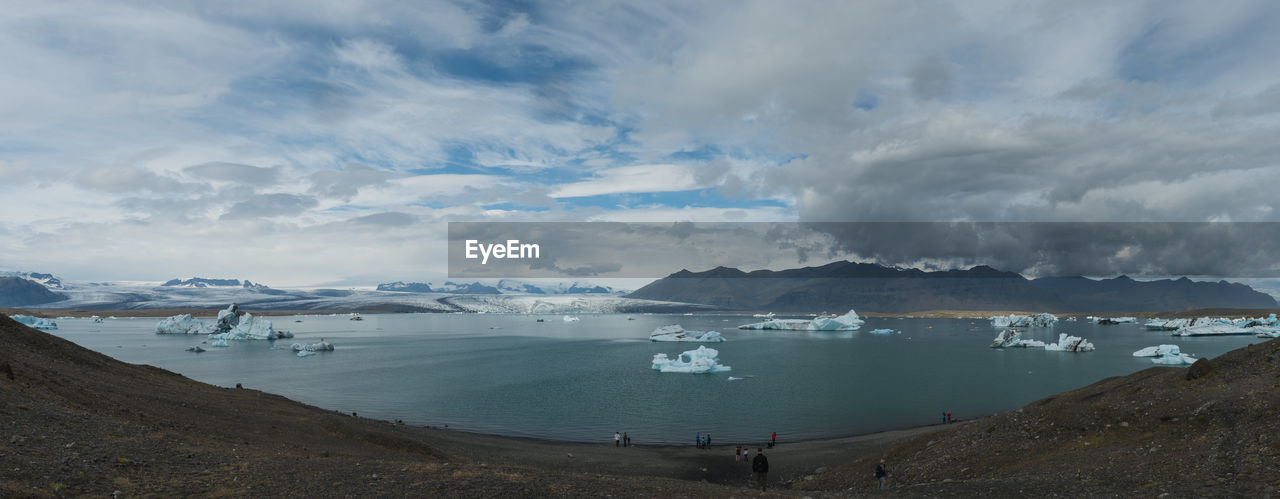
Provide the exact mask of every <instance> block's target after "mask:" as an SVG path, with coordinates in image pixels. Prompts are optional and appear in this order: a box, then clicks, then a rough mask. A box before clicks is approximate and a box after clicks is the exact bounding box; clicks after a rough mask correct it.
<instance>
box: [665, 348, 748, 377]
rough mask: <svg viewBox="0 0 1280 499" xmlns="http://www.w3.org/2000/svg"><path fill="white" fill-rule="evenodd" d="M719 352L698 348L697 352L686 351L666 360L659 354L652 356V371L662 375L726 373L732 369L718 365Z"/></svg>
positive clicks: (712, 349)
mask: <svg viewBox="0 0 1280 499" xmlns="http://www.w3.org/2000/svg"><path fill="white" fill-rule="evenodd" d="M719 356H720V352H719V351H717V350H715V349H714V348H707V347H705V346H699V347H698V349H697V350H688V351H685V352H684V353H681V354H680V355H677V356H676V358H674V359H670V358H667V354H665V353H660V354H657V355H654V356H653V369H654V370H655V371H660V372H664V373H689V374H706V373H720V372H728V371H730V370H731V369H732V368H730V367H729V366H722V365H720V359H719Z"/></svg>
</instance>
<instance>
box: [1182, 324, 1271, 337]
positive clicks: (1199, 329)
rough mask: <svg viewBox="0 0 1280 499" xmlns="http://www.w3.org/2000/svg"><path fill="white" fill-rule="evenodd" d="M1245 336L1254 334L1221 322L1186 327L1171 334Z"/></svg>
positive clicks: (1250, 330) (1247, 329)
mask: <svg viewBox="0 0 1280 499" xmlns="http://www.w3.org/2000/svg"><path fill="white" fill-rule="evenodd" d="M1245 334H1254V332H1253V330H1252V329H1249V328H1243V327H1238V326H1236V325H1234V324H1230V323H1222V322H1212V323H1209V324H1201V325H1198V326H1187V327H1184V328H1182V329H1179V330H1177V331H1174V332H1173V336H1234V335H1245Z"/></svg>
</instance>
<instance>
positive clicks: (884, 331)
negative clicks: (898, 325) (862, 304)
mask: <svg viewBox="0 0 1280 499" xmlns="http://www.w3.org/2000/svg"><path fill="white" fill-rule="evenodd" d="M901 332H902V331H894V330H892V329H872V330H871V334H895V333H901Z"/></svg>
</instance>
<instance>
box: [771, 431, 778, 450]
mask: <svg viewBox="0 0 1280 499" xmlns="http://www.w3.org/2000/svg"><path fill="white" fill-rule="evenodd" d="M775 445H778V432H776V431H775V432H773V434H772V435H769V447H773V446H775Z"/></svg>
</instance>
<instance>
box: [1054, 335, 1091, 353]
mask: <svg viewBox="0 0 1280 499" xmlns="http://www.w3.org/2000/svg"><path fill="white" fill-rule="evenodd" d="M1044 349H1045V350H1048V351H1050V352H1092V351H1093V343H1089V341H1088V340H1085V339H1084V338H1081V337H1079V336H1070V335H1068V334H1066V333H1062V334H1059V335H1058V342H1057V343H1047V344H1045V346H1044Z"/></svg>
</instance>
